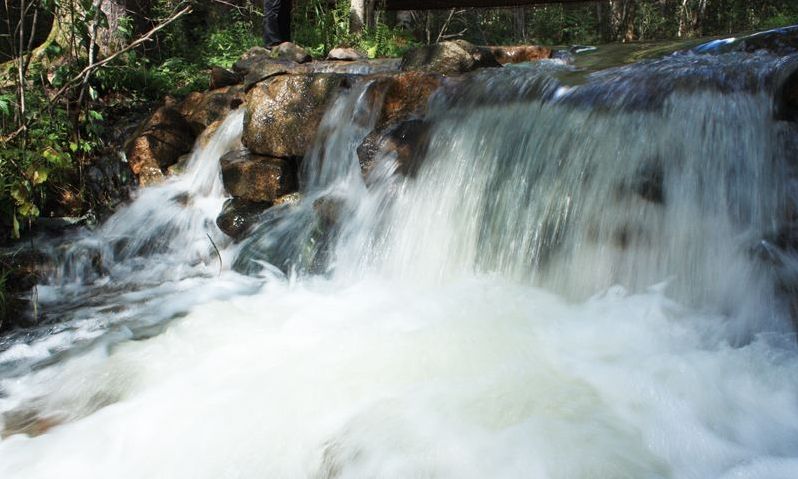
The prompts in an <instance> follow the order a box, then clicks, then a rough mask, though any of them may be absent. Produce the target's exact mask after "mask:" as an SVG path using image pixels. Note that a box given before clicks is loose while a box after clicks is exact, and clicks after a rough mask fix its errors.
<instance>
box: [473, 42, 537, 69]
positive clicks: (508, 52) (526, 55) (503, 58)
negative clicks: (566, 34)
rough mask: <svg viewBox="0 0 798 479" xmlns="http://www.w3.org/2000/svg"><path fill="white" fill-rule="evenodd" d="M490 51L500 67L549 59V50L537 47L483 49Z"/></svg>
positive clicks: (520, 46) (518, 46)
mask: <svg viewBox="0 0 798 479" xmlns="http://www.w3.org/2000/svg"><path fill="white" fill-rule="evenodd" d="M483 48H487V49H488V50H490V52H491V53H492V54H493V56H494V57H496V60H497V61H498V62H499V63H501V64H502V65H506V64H508V63H523V62H532V61H537V60H543V59H546V58H551V55H552V50H551V48H546V47H539V46H537V45H516V46H500V47H483Z"/></svg>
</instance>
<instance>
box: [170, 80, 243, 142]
mask: <svg viewBox="0 0 798 479" xmlns="http://www.w3.org/2000/svg"><path fill="white" fill-rule="evenodd" d="M243 103H244V89H243V87H241V86H231V87H225V88H221V89H218V90H212V91H209V92H204V93H200V92H194V93H191V94H189V95H188V96H187V97H186V99H185V100H183V101H182V102H181V103H180V104H179V105H178V106H177V108H176V109H177V111H178V112H179V113H180V114H181V115H182V116H183V118H185V120H186V121H187V122H188V124H189V125H190V126H191V132H192V134H193V135H194V136H195V137H196V136H198V135H200V134H201V133H202V132H203V131H205V129H206V128H208V126H210V125H211V124H213V123H214V122H217V121H219V120H222V119H224V118H225V117H226V116H227V115H228V114H229V113H230V112H231V111H232V110H235V109H237V108H238V107H239V106H241V104H243Z"/></svg>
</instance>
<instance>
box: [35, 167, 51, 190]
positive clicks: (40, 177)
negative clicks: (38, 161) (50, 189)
mask: <svg viewBox="0 0 798 479" xmlns="http://www.w3.org/2000/svg"><path fill="white" fill-rule="evenodd" d="M47 175H48V173H47V170H45V169H43V168H39V169H37V170H34V171H33V175H31V182H32V183H33V186H37V185H41V184H42V183H44V182H45V181H47Z"/></svg>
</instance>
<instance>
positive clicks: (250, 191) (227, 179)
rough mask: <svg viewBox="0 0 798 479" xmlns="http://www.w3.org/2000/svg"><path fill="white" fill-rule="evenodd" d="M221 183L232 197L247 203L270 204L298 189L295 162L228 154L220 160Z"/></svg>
mask: <svg viewBox="0 0 798 479" xmlns="http://www.w3.org/2000/svg"><path fill="white" fill-rule="evenodd" d="M220 162H221V165H222V180H223V181H224V187H225V189H226V190H227V192H228V193H229V194H230V195H231V196H233V197H234V198H238V199H241V200H245V201H250V202H258V203H263V202H274V201H275V200H277V199H278V198H280V197H282V196H285V195H287V194H289V193H293V192H295V191H296V190H297V189H298V188H299V183H298V181H297V164H296V161H295V160H284V159H281V158H270V157H267V156H259V155H253V154H252V153H250V152H249V151H247V150H237V151H232V152H230V153H228V154H226V155H224V156H223V157H222V158H221V160H220Z"/></svg>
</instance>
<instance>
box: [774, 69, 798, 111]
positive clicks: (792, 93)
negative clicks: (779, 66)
mask: <svg viewBox="0 0 798 479" xmlns="http://www.w3.org/2000/svg"><path fill="white" fill-rule="evenodd" d="M778 81H779V83H780V84H779V86H778V89H777V95H776V99H777V108H776V119H778V120H785V121H790V122H798V63H794V64H792V65H790V66H789V67H788V68H787V69H786V70H785V71H784V72H783V73H782V74H781V78H780V79H778Z"/></svg>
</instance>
